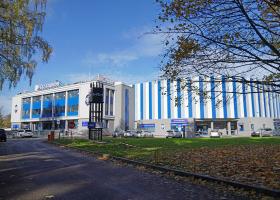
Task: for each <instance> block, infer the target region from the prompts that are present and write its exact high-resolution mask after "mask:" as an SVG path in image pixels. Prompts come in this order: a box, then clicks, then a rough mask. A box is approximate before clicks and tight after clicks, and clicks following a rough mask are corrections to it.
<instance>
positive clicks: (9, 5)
mask: <svg viewBox="0 0 280 200" xmlns="http://www.w3.org/2000/svg"><path fill="white" fill-rule="evenodd" d="M45 8H46V0H0V90H1V89H2V87H3V83H4V82H5V81H7V82H8V83H9V86H10V87H12V86H16V84H17V83H18V81H19V80H20V77H21V76H22V75H23V74H24V75H25V76H27V77H28V78H29V80H30V82H31V79H32V76H33V73H34V70H35V67H36V64H37V62H36V59H35V58H34V57H35V56H36V57H37V56H38V55H41V56H40V57H41V59H42V61H43V62H47V61H48V59H49V57H50V54H51V52H52V48H51V47H50V45H49V44H48V43H47V42H46V41H45V40H44V39H43V38H42V37H40V35H39V34H40V33H41V31H42V26H43V22H44V18H45Z"/></svg>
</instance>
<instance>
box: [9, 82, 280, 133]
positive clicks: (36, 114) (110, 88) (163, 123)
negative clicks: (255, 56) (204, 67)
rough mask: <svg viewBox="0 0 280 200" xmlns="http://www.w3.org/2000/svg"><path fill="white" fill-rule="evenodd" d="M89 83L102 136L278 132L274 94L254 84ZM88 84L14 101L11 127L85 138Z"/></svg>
mask: <svg viewBox="0 0 280 200" xmlns="http://www.w3.org/2000/svg"><path fill="white" fill-rule="evenodd" d="M95 81H99V82H102V83H103V84H104V110H103V112H104V113H103V116H104V121H103V127H104V132H105V133H108V134H110V133H112V132H113V131H114V130H116V129H122V130H127V129H144V130H149V131H152V132H154V134H155V135H158V136H160V135H164V133H165V132H166V131H167V130H169V129H176V130H186V131H190V132H200V133H201V134H205V135H207V134H209V132H210V131H211V130H213V129H219V130H220V131H221V132H223V134H224V135H248V134H250V133H251V132H252V131H254V130H257V129H260V128H272V129H278V127H279V125H278V124H279V115H280V98H279V94H278V93H276V92H274V90H273V88H272V87H271V86H266V85H262V84H260V83H258V82H254V81H251V82H250V83H245V82H240V81H237V80H236V79H235V78H232V79H225V78H224V77H221V78H214V77H212V78H204V79H203V78H201V77H196V78H192V79H191V80H188V81H180V80H177V81H171V80H156V81H149V82H143V83H137V84H134V85H127V84H124V83H121V82H112V81H110V80H108V79H106V78H103V77H98V78H97V80H95ZM90 83H92V81H85V82H79V83H74V84H69V85H61V84H60V83H59V82H55V83H52V84H46V85H40V86H36V87H35V91H33V92H24V93H20V94H18V95H16V96H14V97H13V99H12V113H11V122H12V128H13V129H18V128H30V129H32V130H34V131H44V130H46V131H47V130H51V129H52V128H54V129H56V130H69V129H73V131H76V132H80V133H84V134H86V132H87V123H88V117H89V106H88V104H87V97H88V93H89V91H90Z"/></svg>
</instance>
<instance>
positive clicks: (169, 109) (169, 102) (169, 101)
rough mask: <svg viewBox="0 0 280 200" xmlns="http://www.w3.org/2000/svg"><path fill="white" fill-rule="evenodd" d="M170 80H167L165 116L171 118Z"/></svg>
mask: <svg viewBox="0 0 280 200" xmlns="http://www.w3.org/2000/svg"><path fill="white" fill-rule="evenodd" d="M170 95H171V94H170V80H167V118H169V119H170V118H171V96H170Z"/></svg>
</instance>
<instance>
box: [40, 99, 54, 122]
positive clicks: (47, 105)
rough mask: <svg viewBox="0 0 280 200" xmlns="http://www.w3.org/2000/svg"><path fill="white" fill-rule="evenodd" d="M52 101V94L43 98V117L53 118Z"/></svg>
mask: <svg viewBox="0 0 280 200" xmlns="http://www.w3.org/2000/svg"><path fill="white" fill-rule="evenodd" d="M52 101H53V95H52V94H47V95H44V96H43V115H42V116H43V117H52V103H53V102H52Z"/></svg>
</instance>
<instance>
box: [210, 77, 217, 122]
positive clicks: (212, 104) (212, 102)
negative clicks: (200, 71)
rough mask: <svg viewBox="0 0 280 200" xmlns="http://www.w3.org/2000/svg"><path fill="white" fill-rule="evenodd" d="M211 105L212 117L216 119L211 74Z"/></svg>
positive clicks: (213, 81)
mask: <svg viewBox="0 0 280 200" xmlns="http://www.w3.org/2000/svg"><path fill="white" fill-rule="evenodd" d="M211 106H212V118H213V119H216V117H217V116H216V96H215V78H214V77H213V76H211Z"/></svg>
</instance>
